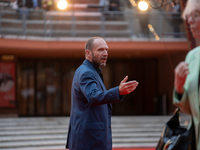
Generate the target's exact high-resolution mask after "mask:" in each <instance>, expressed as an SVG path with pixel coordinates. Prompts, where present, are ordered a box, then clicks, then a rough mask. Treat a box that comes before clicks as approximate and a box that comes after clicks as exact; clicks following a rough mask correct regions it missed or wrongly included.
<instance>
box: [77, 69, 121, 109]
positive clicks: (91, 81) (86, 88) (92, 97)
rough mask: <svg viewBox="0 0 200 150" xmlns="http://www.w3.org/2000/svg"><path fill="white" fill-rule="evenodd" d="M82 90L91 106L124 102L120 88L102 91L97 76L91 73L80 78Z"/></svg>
mask: <svg viewBox="0 0 200 150" xmlns="http://www.w3.org/2000/svg"><path fill="white" fill-rule="evenodd" d="M80 90H81V91H82V93H83V94H84V96H85V97H86V99H87V101H88V102H89V103H90V104H91V105H102V104H108V103H114V102H118V101H122V97H121V96H119V87H118V86H117V87H114V88H111V89H109V90H102V89H101V88H100V85H98V80H97V77H96V76H95V74H94V73H93V72H91V71H88V72H85V73H84V74H82V75H81V76H80Z"/></svg>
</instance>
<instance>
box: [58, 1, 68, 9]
mask: <svg viewBox="0 0 200 150" xmlns="http://www.w3.org/2000/svg"><path fill="white" fill-rule="evenodd" d="M67 5H68V3H67V1H66V0H59V2H58V3H57V7H58V8H59V9H61V10H64V9H66V8H67Z"/></svg>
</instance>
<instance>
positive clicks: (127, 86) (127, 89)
mask: <svg viewBox="0 0 200 150" xmlns="http://www.w3.org/2000/svg"><path fill="white" fill-rule="evenodd" d="M127 80H128V76H126V77H125V78H124V79H123V80H122V81H121V82H120V85H119V95H126V94H129V93H131V92H133V91H134V90H135V89H136V87H137V86H138V84H139V83H138V82H137V81H135V80H133V81H128V82H126V81H127Z"/></svg>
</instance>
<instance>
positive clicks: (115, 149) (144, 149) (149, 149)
mask: <svg viewBox="0 0 200 150" xmlns="http://www.w3.org/2000/svg"><path fill="white" fill-rule="evenodd" d="M113 150H155V148H114V149H113Z"/></svg>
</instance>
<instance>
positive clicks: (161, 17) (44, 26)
mask: <svg viewBox="0 0 200 150" xmlns="http://www.w3.org/2000/svg"><path fill="white" fill-rule="evenodd" d="M0 35H1V37H5V36H16V37H17V36H25V37H27V36H32V37H48V38H66V37H91V36H102V37H107V38H133V39H144V38H145V39H156V40H159V39H163V38H165V39H166V38H176V39H178V38H179V39H180V38H186V34H185V30H184V26H183V21H182V19H181V18H180V14H174V13H172V12H164V11H160V10H155V9H150V10H149V11H148V12H141V11H138V10H136V9H134V8H132V9H125V10H123V11H107V10H106V9H99V8H98V9H96V10H95V11H91V10H89V9H88V10H87V9H86V10H85V11H65V12H63V11H62V12H61V11H44V10H42V9H41V10H37V11H36V10H32V9H19V10H12V9H9V8H6V9H5V8H1V9H0Z"/></svg>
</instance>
